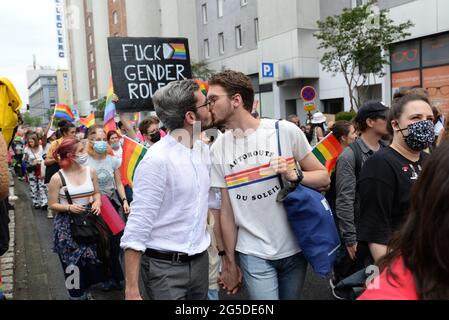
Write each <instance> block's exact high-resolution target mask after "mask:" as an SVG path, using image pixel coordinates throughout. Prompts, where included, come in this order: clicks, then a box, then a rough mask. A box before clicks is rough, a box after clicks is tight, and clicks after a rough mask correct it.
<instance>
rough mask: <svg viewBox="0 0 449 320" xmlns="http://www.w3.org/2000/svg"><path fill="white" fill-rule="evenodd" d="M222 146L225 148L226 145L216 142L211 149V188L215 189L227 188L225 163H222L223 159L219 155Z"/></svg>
mask: <svg viewBox="0 0 449 320" xmlns="http://www.w3.org/2000/svg"><path fill="white" fill-rule="evenodd" d="M221 146H224V144H218V142H216V143H215V144H214V145H213V146H212V148H211V187H215V188H226V187H227V185H226V181H225V173H224V170H223V169H224V168H223V166H224V163H222V162H223V160H222V159H223V158H222V157H221V156H220V154H219V152H220V150H221Z"/></svg>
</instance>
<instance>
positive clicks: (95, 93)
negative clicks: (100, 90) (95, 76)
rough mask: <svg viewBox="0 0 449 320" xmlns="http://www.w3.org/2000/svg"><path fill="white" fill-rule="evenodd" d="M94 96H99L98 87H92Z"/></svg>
mask: <svg viewBox="0 0 449 320" xmlns="http://www.w3.org/2000/svg"><path fill="white" fill-rule="evenodd" d="M92 96H93V97H96V96H97V88H95V87H92Z"/></svg>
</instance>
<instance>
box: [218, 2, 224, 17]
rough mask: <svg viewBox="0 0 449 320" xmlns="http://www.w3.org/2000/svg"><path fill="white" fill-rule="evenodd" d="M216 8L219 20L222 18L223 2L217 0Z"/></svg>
mask: <svg viewBox="0 0 449 320" xmlns="http://www.w3.org/2000/svg"><path fill="white" fill-rule="evenodd" d="M217 7H218V8H217V12H218V17H219V18H221V17H223V0H217Z"/></svg>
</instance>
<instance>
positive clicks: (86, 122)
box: [80, 113, 95, 128]
mask: <svg viewBox="0 0 449 320" xmlns="http://www.w3.org/2000/svg"><path fill="white" fill-rule="evenodd" d="M80 123H81V124H82V125H83V126H85V127H86V128H90V127H92V126H94V125H95V114H94V113H91V114H90V115H89V116H87V117H85V118H80Z"/></svg>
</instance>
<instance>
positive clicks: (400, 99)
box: [387, 88, 431, 135]
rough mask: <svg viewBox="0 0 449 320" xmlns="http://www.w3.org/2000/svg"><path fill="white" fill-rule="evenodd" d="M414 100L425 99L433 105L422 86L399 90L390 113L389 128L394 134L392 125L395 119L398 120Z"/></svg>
mask: <svg viewBox="0 0 449 320" xmlns="http://www.w3.org/2000/svg"><path fill="white" fill-rule="evenodd" d="M412 101H424V102H426V103H427V104H428V105H429V106H430V105H431V102H430V98H429V93H428V92H427V91H426V90H424V89H422V88H412V89H404V90H400V91H397V92H396V93H395V95H394V97H393V103H392V105H391V109H390V112H389V114H388V121H387V129H388V132H389V133H390V134H391V135H393V134H394V130H393V127H392V125H391V122H392V121H393V120H398V119H399V118H400V117H401V115H402V113H403V112H404V107H405V106H406V105H407V104H408V103H410V102H412Z"/></svg>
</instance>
